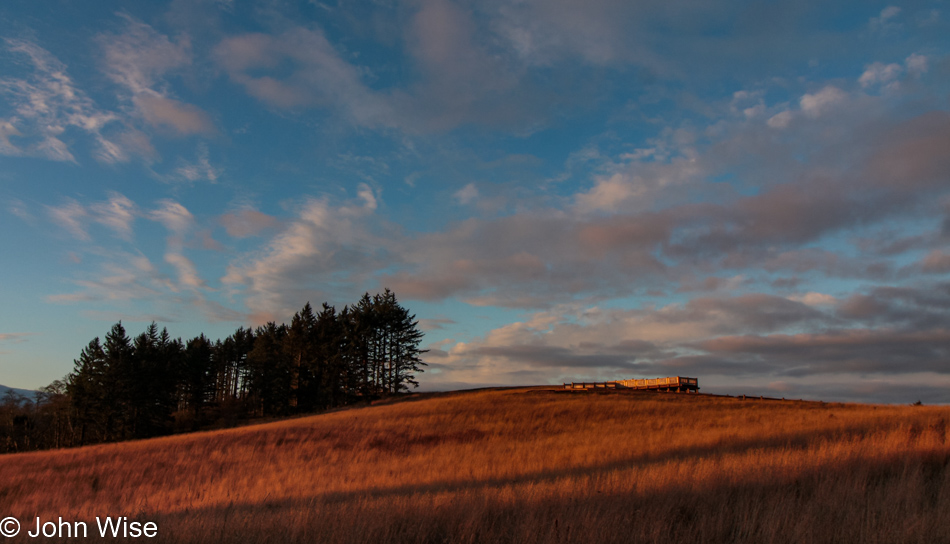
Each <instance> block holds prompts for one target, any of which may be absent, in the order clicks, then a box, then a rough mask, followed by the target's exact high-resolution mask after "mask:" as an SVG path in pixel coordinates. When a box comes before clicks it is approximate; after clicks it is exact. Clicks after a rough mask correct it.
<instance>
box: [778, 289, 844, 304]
mask: <svg viewBox="0 0 950 544" xmlns="http://www.w3.org/2000/svg"><path fill="white" fill-rule="evenodd" d="M788 299H789V300H794V301H796V302H801V303H802V304H805V305H807V306H832V305H834V304H837V302H838V299H836V298H835V297H833V296H831V295H828V294H825V293H816V292H814V291H811V292H808V293H805V294H804V295H791V296H789V297H788Z"/></svg>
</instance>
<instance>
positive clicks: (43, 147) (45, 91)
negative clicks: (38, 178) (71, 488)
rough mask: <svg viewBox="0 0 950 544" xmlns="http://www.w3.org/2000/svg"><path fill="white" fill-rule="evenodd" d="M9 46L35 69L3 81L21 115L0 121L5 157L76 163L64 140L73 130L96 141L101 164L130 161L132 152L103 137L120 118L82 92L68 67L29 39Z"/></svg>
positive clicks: (0, 88) (2, 93)
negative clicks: (99, 106)
mask: <svg viewBox="0 0 950 544" xmlns="http://www.w3.org/2000/svg"><path fill="white" fill-rule="evenodd" d="M4 45H5V47H6V50H7V51H9V52H10V53H11V54H13V55H14V56H16V57H18V58H20V59H23V58H25V59H27V61H28V63H29V66H30V67H31V68H32V71H31V73H30V75H29V77H27V78H23V79H21V78H16V77H10V76H7V77H0V97H2V98H5V99H6V100H7V101H8V102H9V103H10V104H11V105H12V106H13V109H14V112H15V115H14V117H11V118H7V119H5V120H0V153H3V154H6V155H23V156H32V157H42V158H45V159H49V160H53V161H61V162H75V161H76V158H75V156H74V155H73V154H72V152H71V151H70V150H69V147H68V146H67V145H66V143H65V142H64V141H63V140H62V139H61V136H62V135H63V134H64V133H65V132H66V131H67V130H78V131H81V132H84V133H86V134H88V135H89V136H91V137H92V138H93V141H94V142H95V148H94V152H93V153H94V156H95V158H96V160H98V161H100V162H104V163H114V162H123V161H126V160H128V155H127V150H125V149H123V147H122V146H121V145H119V144H117V143H116V142H114V141H111V140H109V139H108V138H106V136H104V134H103V133H104V130H105V128H106V126H107V125H110V124H113V123H115V122H116V121H118V119H119V118H118V116H117V115H115V114H114V113H111V112H108V111H104V110H101V109H100V108H98V107H97V106H96V105H95V104H94V103H93V101H92V100H91V99H90V98H89V97H87V96H86V95H85V93H83V92H82V91H81V90H80V89H78V88H77V87H76V86H75V85H74V84H73V81H72V79H71V78H70V77H69V75H67V72H66V65H64V64H63V63H62V62H60V61H59V60H57V59H56V58H55V57H53V55H51V54H50V53H49V52H48V51H46V50H45V49H43V48H41V47H39V46H37V45H35V44H33V43H30V42H28V41H24V40H14V39H9V38H7V39H4ZM11 138H16V141H15V142H14V140H12V139H11Z"/></svg>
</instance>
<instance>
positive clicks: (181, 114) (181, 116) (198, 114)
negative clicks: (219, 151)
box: [132, 94, 215, 136]
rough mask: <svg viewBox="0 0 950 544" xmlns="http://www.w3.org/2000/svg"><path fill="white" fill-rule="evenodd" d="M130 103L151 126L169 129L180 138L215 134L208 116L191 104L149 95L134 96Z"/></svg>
mask: <svg viewBox="0 0 950 544" xmlns="http://www.w3.org/2000/svg"><path fill="white" fill-rule="evenodd" d="M132 101H133V103H134V104H135V106H136V107H137V108H138V109H139V111H140V112H141V113H142V116H143V117H144V118H145V121H146V122H148V123H149V124H150V125H152V126H155V127H165V128H170V129H172V130H174V131H175V132H176V133H178V134H180V135H182V136H187V135H189V134H213V133H214V132H215V129H214V124H213V123H212V122H211V119H210V118H209V117H208V114H206V113H205V112H203V111H202V110H200V109H199V108H197V107H195V106H192V105H191V104H184V103H182V102H179V101H177V100H173V99H171V98H165V97H163V96H158V95H151V94H142V95H140V96H136V97H134V98H133V99H132Z"/></svg>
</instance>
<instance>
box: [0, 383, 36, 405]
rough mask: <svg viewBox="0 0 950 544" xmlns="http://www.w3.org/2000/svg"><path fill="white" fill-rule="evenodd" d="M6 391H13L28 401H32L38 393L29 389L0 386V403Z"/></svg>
mask: <svg viewBox="0 0 950 544" xmlns="http://www.w3.org/2000/svg"><path fill="white" fill-rule="evenodd" d="M7 391H13V392H14V393H16V394H18V395H23V396H24V397H26V398H28V399H32V398H33V397H35V396H36V394H37V393H38V391H33V390H30V389H20V388H18V387H7V386H5V385H0V402H3V397H4V396H5V395H6V394H7Z"/></svg>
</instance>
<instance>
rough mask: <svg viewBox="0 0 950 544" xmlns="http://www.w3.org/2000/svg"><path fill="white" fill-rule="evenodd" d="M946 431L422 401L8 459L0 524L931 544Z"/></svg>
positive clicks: (682, 412) (886, 418) (549, 401)
mask: <svg viewBox="0 0 950 544" xmlns="http://www.w3.org/2000/svg"><path fill="white" fill-rule="evenodd" d="M948 419H950V409H948V408H946V407H929V406H914V407H911V406H869V405H855V404H826V403H818V402H793V401H768V400H765V401H761V400H741V399H735V398H717V397H709V396H704V395H685V394H667V393H648V392H626V393H621V392H616V393H610V394H596V393H571V392H556V391H550V390H540V389H515V390H489V391H477V392H467V393H454V394H430V395H419V396H415V397H412V398H411V399H409V400H406V401H403V402H392V403H389V404H381V405H377V406H369V407H365V408H358V409H350V410H344V411H339V412H334V413H328V414H323V415H318V416H311V417H304V418H298V419H293V420H285V421H279V422H274V423H268V424H261V425H256V426H252V427H244V428H239V429H229V430H222V431H213V432H203V433H195V434H190V435H179V436H172V437H166V438H160V439H152V440H144V441H137V442H127V443H122V444H109V445H100V446H94V447H87V448H79V449H72V450H58V451H47V452H35V453H26V454H15V455H6V456H3V457H0V513H2V514H3V515H4V516H7V515H12V516H16V517H17V518H19V519H20V520H21V521H22V522H23V524H24V530H26V529H28V528H30V527H32V526H33V525H34V521H33V520H34V518H35V517H36V516H40V517H41V518H42V519H43V520H44V521H45V520H53V521H55V520H56V518H57V517H59V516H62V517H63V519H65V520H87V521H89V522H90V525H89V526H90V531H95V530H96V529H95V523H94V521H93V520H94V518H95V517H96V516H100V517H104V516H129V517H131V518H132V519H135V520H139V521H141V522H145V521H153V522H155V523H156V524H157V526H158V528H159V535H158V536H159V538H158V539H157V540H159V541H162V542H195V543H197V542H247V543H254V542H311V541H316V542H519V543H520V542H561V541H567V542H737V541H739V542H789V543H791V542H796V543H797V542H864V543H874V542H946V541H950V515H948V514H947V512H950V441H948V438H947V420H948ZM96 536H98V535H96ZM20 538H22V536H21V537H20Z"/></svg>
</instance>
